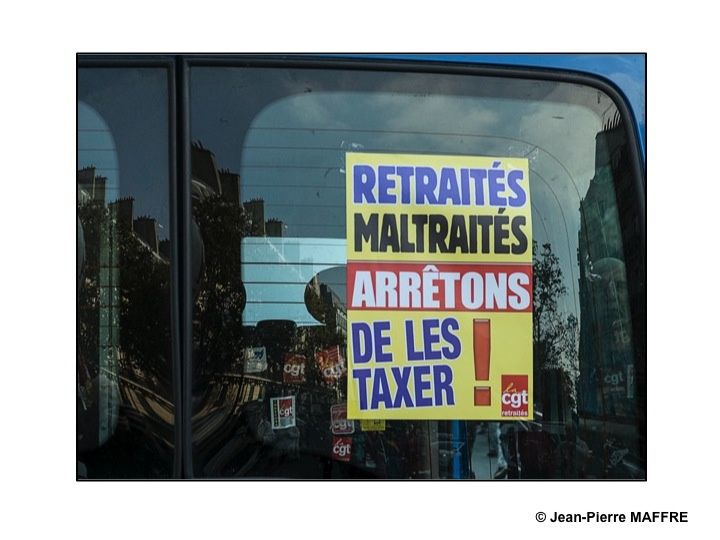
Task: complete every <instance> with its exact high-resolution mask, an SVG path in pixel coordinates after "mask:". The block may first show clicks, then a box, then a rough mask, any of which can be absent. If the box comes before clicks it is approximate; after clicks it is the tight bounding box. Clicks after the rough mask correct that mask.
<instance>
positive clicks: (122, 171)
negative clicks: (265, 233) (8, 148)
mask: <svg viewBox="0 0 720 540" xmlns="http://www.w3.org/2000/svg"><path fill="white" fill-rule="evenodd" d="M77 114H78V119H77V121H78V134H77V135H78V148H77V150H78V154H77V162H78V171H77V215H78V219H77V250H78V255H77V285H78V289H77V291H78V292H77V294H78V297H77V303H78V320H77V476H78V478H166V477H170V476H172V471H173V460H174V442H173V441H174V401H173V389H172V362H171V346H170V239H169V222H168V221H169V211H170V209H169V191H168V190H169V148H168V133H169V125H168V122H169V119H168V73H167V70H164V69H154V68H153V69H150V68H144V69H134V68H133V69H130V68H127V69H89V68H88V69H80V70H79V71H78V113H77Z"/></svg>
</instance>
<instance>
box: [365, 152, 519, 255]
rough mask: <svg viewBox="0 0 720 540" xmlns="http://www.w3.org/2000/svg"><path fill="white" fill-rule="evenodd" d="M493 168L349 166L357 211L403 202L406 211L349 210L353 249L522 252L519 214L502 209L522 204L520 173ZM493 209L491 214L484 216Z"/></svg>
mask: <svg viewBox="0 0 720 540" xmlns="http://www.w3.org/2000/svg"><path fill="white" fill-rule="evenodd" d="M500 165H501V162H500V161H496V162H494V163H493V168H488V169H481V168H453V167H443V168H441V169H440V170H439V173H438V172H437V171H436V170H435V169H434V168H431V167H409V166H408V167H402V166H397V167H395V166H384V165H380V166H378V167H377V168H375V167H371V166H369V165H355V166H354V167H353V186H352V187H353V192H352V197H353V203H354V204H359V205H360V204H361V205H363V206H364V208H372V206H373V205H375V206H378V207H380V206H382V205H392V206H395V205H402V206H403V208H407V209H408V210H411V212H408V213H404V212H403V213H399V214H398V213H394V212H383V211H382V209H381V208H378V212H370V213H360V212H355V213H354V214H353V225H354V231H355V235H354V239H353V240H354V249H355V251H361V250H362V249H363V245H364V244H367V245H368V246H369V248H370V251H371V252H374V253H378V252H379V253H383V252H391V253H485V254H487V253H496V254H509V253H512V254H513V255H519V254H523V253H525V252H526V251H527V249H528V234H527V232H526V227H527V222H526V217H525V216H524V215H512V216H511V215H507V214H504V212H505V210H506V208H521V207H523V206H524V205H525V204H526V203H527V199H528V197H527V193H526V191H525V187H524V186H523V184H524V182H523V180H524V176H525V173H524V172H523V171H522V170H519V169H511V170H509V171H506V170H505V169H502V168H495V167H500ZM432 207H441V208H442V207H444V208H452V207H466V209H467V208H469V207H473V208H478V209H480V208H484V213H478V214H476V215H474V214H470V215H466V214H449V213H448V212H447V211H446V210H445V211H440V208H438V211H437V212H432V211H430V212H428V210H431V208H432ZM489 208H496V209H497V213H496V214H490V213H488V209H489Z"/></svg>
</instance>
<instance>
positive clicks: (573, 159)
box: [192, 70, 614, 312]
mask: <svg viewBox="0 0 720 540" xmlns="http://www.w3.org/2000/svg"><path fill="white" fill-rule="evenodd" d="M221 77H222V79H220V80H221V81H222V88H224V89H225V88H227V89H228V90H227V91H219V90H218V88H220V85H219V84H210V85H209V84H208V83H212V82H214V81H213V77H212V76H210V75H207V74H203V75H202V76H200V75H196V80H198V81H203V83H202V84H200V83H198V84H195V85H194V86H193V94H194V95H195V96H197V100H196V101H195V102H194V103H193V116H192V119H193V122H192V134H193V139H196V140H197V139H200V140H201V141H202V142H203V144H204V146H205V147H206V148H209V149H210V150H211V151H213V152H214V153H215V154H216V157H217V161H218V166H220V167H228V168H230V169H231V170H233V171H236V172H239V173H240V178H241V198H242V199H243V200H248V199H250V198H254V197H259V198H263V199H264V200H265V217H266V219H268V218H277V219H280V220H282V221H283V222H284V224H285V230H284V232H283V234H284V236H298V237H314V236H320V237H336V238H344V237H345V175H344V154H345V152H346V151H347V150H350V149H360V150H362V151H368V152H397V153H401V152H405V153H436V154H441V153H447V154H468V155H481V156H487V155H495V156H500V157H505V156H522V157H527V158H528V159H529V162H530V169H531V177H530V182H531V193H532V195H531V198H532V206H533V212H532V215H533V237H534V239H536V240H537V241H538V244H540V245H541V244H543V243H545V242H549V243H551V244H552V247H553V251H554V252H555V253H556V254H557V255H558V256H559V257H560V261H561V267H562V271H563V275H564V276H565V285H566V286H567V287H568V291H569V293H570V294H568V295H567V296H566V297H565V298H564V299H563V300H562V301H561V309H563V310H565V311H574V312H577V302H578V299H577V294H578V291H577V289H578V287H577V279H578V268H577V247H578V231H579V229H580V213H579V206H580V198H581V197H583V196H584V194H585V193H586V192H587V189H588V186H589V181H590V179H591V178H592V177H593V175H594V172H595V136H596V134H597V133H598V131H600V130H601V129H602V124H603V121H605V120H607V119H608V118H611V117H612V114H613V112H614V106H613V105H612V103H611V101H610V100H609V99H608V98H606V97H605V96H603V95H601V94H599V93H598V92H596V91H595V90H591V89H587V88H582V87H578V86H574V85H558V84H554V83H537V87H540V86H542V88H541V89H540V90H538V89H537V87H536V88H534V89H533V91H535V92H536V94H538V95H541V96H542V98H540V99H509V98H505V97H487V96H482V97H478V96H471V95H463V93H459V95H458V93H457V92H455V94H456V95H448V94H451V93H452V92H449V93H448V94H446V95H442V94H440V92H441V91H442V88H439V89H438V93H436V94H435V95H433V93H427V94H426V93H421V92H418V93H409V92H407V91H399V90H398V87H397V84H398V83H397V82H396V81H393V80H392V78H389V82H388V83H387V84H386V85H385V87H383V88H378V90H377V91H376V92H374V93H369V92H364V91H353V90H348V91H342V92H329V91H314V90H313V88H312V86H311V83H305V82H304V83H302V84H300V86H303V87H305V86H306V89H305V91H304V92H303V93H300V94H295V95H291V96H289V97H282V98H281V99H278V100H277V101H274V102H272V103H270V104H269V105H267V106H264V105H263V106H260V104H256V105H255V108H256V110H258V109H261V111H260V112H259V113H258V114H257V115H256V116H255V117H254V118H253V117H252V114H254V111H252V107H253V105H252V104H248V105H246V106H244V104H245V103H246V100H244V99H243V93H245V92H247V93H248V94H249V95H253V94H254V93H259V94H263V93H267V92H266V89H265V88H264V87H263V86H262V83H255V84H256V86H253V80H252V79H251V78H250V77H248V76H247V75H243V73H242V70H224V71H222V73H221ZM215 82H216V81H215ZM282 83H286V84H288V85H289V86H290V87H293V83H295V86H298V84H297V81H291V82H290V83H288V82H287V81H284V80H279V81H277V82H275V86H281V85H282ZM339 84H340V85H342V83H339ZM451 84H452V78H445V79H443V80H442V85H451ZM442 85H441V84H438V86H442ZM318 86H320V84H318ZM286 95H287V94H286ZM571 103H572V104H571ZM585 104H587V106H585ZM590 105H592V107H590ZM601 115H602V116H601ZM248 124H249V126H250V127H249V129H248V128H247V126H248ZM246 129H247V131H246V132H245V130H246ZM327 277H328V279H331V280H332V281H333V282H338V281H344V276H342V275H341V274H338V275H337V276H334V275H333V276H331V275H329V274H328V276H327ZM334 288H335V290H336V292H337V293H338V294H339V295H340V296H341V298H344V296H345V291H344V287H343V286H342V285H338V286H335V287H334Z"/></svg>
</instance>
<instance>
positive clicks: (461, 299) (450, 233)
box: [346, 152, 533, 420]
mask: <svg viewBox="0 0 720 540" xmlns="http://www.w3.org/2000/svg"><path fill="white" fill-rule="evenodd" d="M346 171H347V173H346V184H347V200H346V206H347V222H346V225H347V250H348V252H347V259H348V264H347V285H348V287H347V306H348V311H347V320H348V355H347V358H348V370H349V371H348V416H349V417H350V418H355V419H364V418H368V419H369V418H372V419H437V420H440V419H480V420H500V419H504V420H510V419H513V418H516V417H522V418H527V417H532V411H533V407H532V402H533V396H532V387H533V381H532V373H533V369H532V358H533V357H532V308H533V306H532V299H533V294H532V225H531V207H530V189H529V188H530V186H529V177H528V174H529V170H528V161H527V159H524V158H490V157H472V156H440V155H436V156H428V155H407V154H371V153H353V152H349V153H347V154H346ZM510 375H512V376H513V377H517V378H518V379H517V380H516V381H515V383H514V384H515V385H517V386H516V387H515V388H519V387H520V386H521V387H522V389H521V390H519V396H518V397H516V396H514V395H510V394H514V392H512V390H513V389H512V388H510V389H507V388H506V387H504V386H503V384H502V378H503V377H505V376H510ZM521 378H522V383H521ZM505 394H507V397H505V398H504V399H506V400H510V401H509V402H508V403H507V404H506V403H503V401H502V400H503V396H504V395H505ZM518 400H520V401H519V404H518V405H517V406H516V404H517V403H518ZM510 409H512V411H513V412H512V413H511V412H510Z"/></svg>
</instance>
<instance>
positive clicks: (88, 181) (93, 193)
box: [77, 167, 107, 203]
mask: <svg viewBox="0 0 720 540" xmlns="http://www.w3.org/2000/svg"><path fill="white" fill-rule="evenodd" d="M106 183H107V178H105V177H104V176H100V175H98V174H97V173H96V170H95V167H85V168H83V169H80V170H79V171H78V172H77V185H78V200H80V201H81V202H84V201H86V200H88V199H91V200H93V201H97V202H101V203H104V202H105V187H106Z"/></svg>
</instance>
